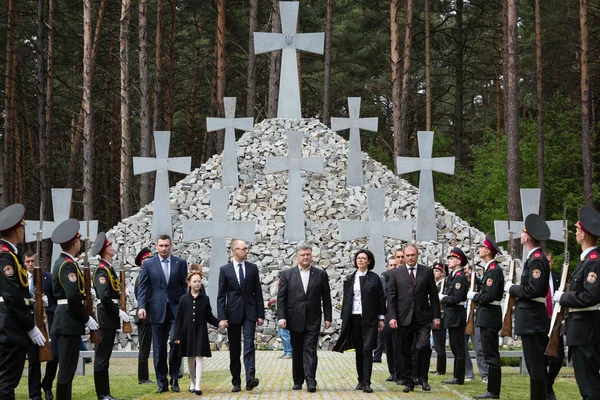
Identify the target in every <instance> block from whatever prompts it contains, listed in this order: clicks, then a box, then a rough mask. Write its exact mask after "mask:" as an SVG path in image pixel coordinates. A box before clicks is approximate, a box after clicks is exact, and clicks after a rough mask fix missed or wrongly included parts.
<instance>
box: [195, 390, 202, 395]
mask: <svg viewBox="0 0 600 400" xmlns="http://www.w3.org/2000/svg"><path fill="white" fill-rule="evenodd" d="M194 393H196V395H197V396H202V390H194Z"/></svg>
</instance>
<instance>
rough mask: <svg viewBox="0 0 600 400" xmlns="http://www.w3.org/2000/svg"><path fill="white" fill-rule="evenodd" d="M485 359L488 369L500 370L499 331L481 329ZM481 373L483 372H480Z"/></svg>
mask: <svg viewBox="0 0 600 400" xmlns="http://www.w3.org/2000/svg"><path fill="white" fill-rule="evenodd" d="M477 329H479V332H480V334H481V347H482V349H483V359H484V360H485V363H486V365H487V366H488V367H493V368H500V352H499V351H498V330H497V329H491V328H482V327H479V328H477ZM465 351H466V350H465ZM480 372H481V371H480Z"/></svg>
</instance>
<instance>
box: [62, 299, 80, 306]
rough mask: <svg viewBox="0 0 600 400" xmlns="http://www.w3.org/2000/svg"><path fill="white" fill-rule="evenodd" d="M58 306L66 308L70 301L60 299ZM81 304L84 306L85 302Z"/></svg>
mask: <svg viewBox="0 0 600 400" xmlns="http://www.w3.org/2000/svg"><path fill="white" fill-rule="evenodd" d="M56 304H57V305H59V306H64V305H66V304H69V300H68V299H59V300H56ZM81 304H84V302H83V300H81Z"/></svg>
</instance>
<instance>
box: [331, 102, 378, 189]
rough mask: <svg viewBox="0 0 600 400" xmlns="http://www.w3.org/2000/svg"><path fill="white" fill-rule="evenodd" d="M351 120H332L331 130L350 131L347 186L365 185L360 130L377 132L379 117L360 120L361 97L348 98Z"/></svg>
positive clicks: (333, 118)
mask: <svg viewBox="0 0 600 400" xmlns="http://www.w3.org/2000/svg"><path fill="white" fill-rule="evenodd" d="M348 111H349V114H350V118H336V117H332V118H331V130H332V131H342V130H345V129H350V144H349V145H348V167H347V171H346V186H362V185H363V168H362V152H361V148H360V129H364V130H366V131H372V132H377V122H378V119H377V117H372V118H359V115H360V97H348Z"/></svg>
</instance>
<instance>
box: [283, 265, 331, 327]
mask: <svg viewBox="0 0 600 400" xmlns="http://www.w3.org/2000/svg"><path fill="white" fill-rule="evenodd" d="M298 268H299V267H298V266H297V265H296V266H294V267H292V268H290V269H288V270H287V271H283V272H282V273H281V275H280V277H279V291H278V292H277V315H278V316H279V319H285V320H286V323H287V329H288V330H290V331H291V332H302V331H319V330H320V329H321V315H322V313H323V314H325V321H330V322H331V289H330V288H329V278H328V277H327V272H325V271H323V270H322V269H321V268H317V267H314V266H311V267H310V278H309V279H308V287H307V290H306V293H304V287H303V286H302V278H300V271H299V270H298ZM321 302H323V311H322V312H321Z"/></svg>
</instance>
